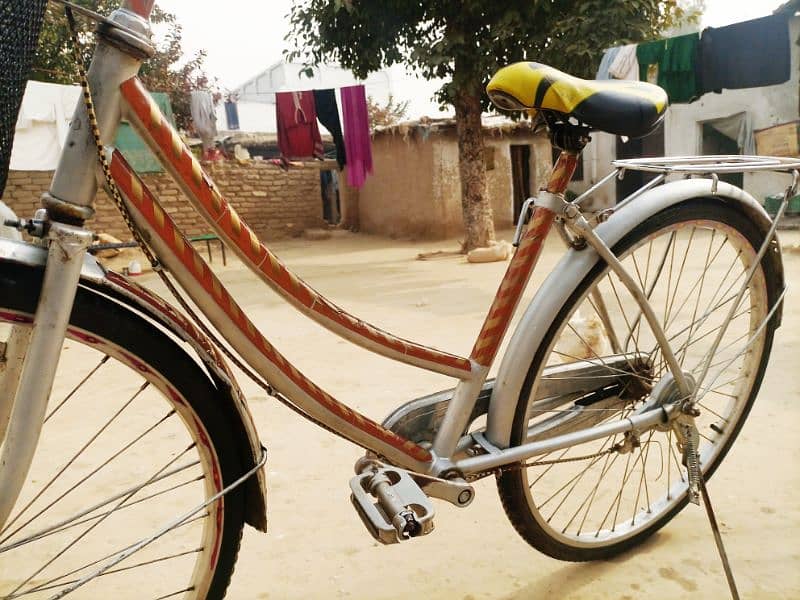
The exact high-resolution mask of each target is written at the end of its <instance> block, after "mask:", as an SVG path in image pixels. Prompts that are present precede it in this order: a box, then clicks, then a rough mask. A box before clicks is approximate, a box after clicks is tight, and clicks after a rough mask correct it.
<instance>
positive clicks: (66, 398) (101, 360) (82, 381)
mask: <svg viewBox="0 0 800 600" xmlns="http://www.w3.org/2000/svg"><path fill="white" fill-rule="evenodd" d="M109 358H111V357H110V356H108V355H105V356H104V357H103V358H101V359H100V362H99V363H98V364H97V365H96V366H95V367H94V368H93V369H92V370H91V371H89V374H88V375H87V376H86V377H84V378H83V379H81V381H80V382H79V383H78V385H76V386H75V387H74V388H72V391H70V393H69V394H67V395H66V397H65V398H64V399H63V400H62V401H61V402H59V403H58V405H57V406H56V407H55V408H54V409H53V410H52V411H50V414H49V415H47V416H46V417H45V418H44V421H43V423H47V422H48V421H49V420H50V419H51V418H52V416H53V415H54V414H56V413H57V412H58V411H59V410H60V409H61V407H62V406H64V405H65V404H66V403H67V401H68V400H69V399H70V398H72V396H74V395H75V393H76V392H77V391H78V390H79V389H80V388H81V387H82V386H83V384H84V383H86V382H87V381H89V379H90V378H91V377H92V376H93V375H94V374H95V373H97V371H98V370H99V369H100V367H102V366H103V365H104V364H106V363H107V362H108V359H109Z"/></svg>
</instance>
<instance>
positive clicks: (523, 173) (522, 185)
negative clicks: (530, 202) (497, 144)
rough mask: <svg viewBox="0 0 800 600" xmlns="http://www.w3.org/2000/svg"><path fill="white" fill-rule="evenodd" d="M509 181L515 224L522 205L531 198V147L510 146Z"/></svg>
mask: <svg viewBox="0 0 800 600" xmlns="http://www.w3.org/2000/svg"><path fill="white" fill-rule="evenodd" d="M511 181H512V185H513V192H514V198H513V202H514V205H513V217H514V218H513V223H514V225H516V224H517V221H518V220H519V215H520V213H521V212H522V205H523V204H525V201H526V200H527V199H528V198H530V197H531V147H530V146H529V145H524V146H523V145H512V146H511Z"/></svg>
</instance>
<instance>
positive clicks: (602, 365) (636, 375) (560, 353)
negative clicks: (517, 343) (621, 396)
mask: <svg viewBox="0 0 800 600" xmlns="http://www.w3.org/2000/svg"><path fill="white" fill-rule="evenodd" d="M553 354H558V355H559V356H563V357H564V358H569V359H570V360H575V361H590V360H591V359H587V358H579V357H577V356H573V355H572V354H567V353H566V352H561V351H559V350H553ZM597 358H598V360H600V363H599V364H598V363H591V364H593V365H595V366H599V367H605V368H606V369H608V370H609V371H611V372H614V373H619V374H621V375H628V376H629V377H636V378H637V379H640V380H641V381H643V382H645V383H648V384H649V383H650V379H649V378H647V377H643V376H642V375H639V374H638V373H631V372H630V371H626V370H624V369H618V368H617V367H612V366H611V365H609V364H607V363H604V362H603V359H601V358H600V357H599V356H598V357H597Z"/></svg>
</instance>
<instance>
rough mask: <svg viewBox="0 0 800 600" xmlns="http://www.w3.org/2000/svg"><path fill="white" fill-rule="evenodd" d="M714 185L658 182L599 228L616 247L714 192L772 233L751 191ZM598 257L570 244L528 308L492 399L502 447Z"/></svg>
mask: <svg viewBox="0 0 800 600" xmlns="http://www.w3.org/2000/svg"><path fill="white" fill-rule="evenodd" d="M712 186H713V182H712V181H711V180H710V179H684V180H681V181H675V182H672V183H667V184H665V185H662V186H659V187H656V188H653V189H651V190H649V191H647V192H645V193H644V194H642V195H641V196H640V197H638V198H636V199H635V200H633V201H632V202H630V203H629V204H627V205H626V206H623V207H622V208H621V209H620V210H618V211H616V212H614V214H613V215H612V216H611V218H610V219H609V220H608V221H606V222H605V223H602V224H600V225H598V227H597V228H596V230H595V231H596V232H597V234H598V235H599V236H600V237H601V238H602V239H603V240H604V241H605V243H606V244H608V246H609V247H613V246H614V245H615V244H616V243H617V242H619V241H620V240H621V239H622V238H623V237H624V236H625V235H626V234H627V233H628V232H630V231H631V230H632V229H634V228H635V227H636V226H637V225H639V224H640V223H641V222H643V221H644V220H645V219H648V218H650V217H651V216H653V215H654V214H656V213H658V212H660V211H662V210H664V209H665V208H668V207H670V206H673V205H675V204H679V203H680V202H683V201H686V200H691V199H693V198H700V197H708V196H712V195H713V196H715V197H717V198H722V199H724V200H726V201H730V202H732V203H734V204H736V205H738V206H739V207H740V208H741V210H742V211H743V212H744V213H745V214H747V215H748V216H749V217H750V218H751V219H752V220H753V221H754V222H755V223H757V224H758V225H759V227H761V228H762V229H763V231H764V233H765V234H766V233H767V231H768V229H769V227H770V225H771V221H770V218H769V216H768V215H767V213H766V211H764V209H763V207H762V206H761V205H760V204H759V203H758V202H756V200H755V199H754V198H753V197H752V196H751V195H750V194H748V193H746V192H744V191H743V190H741V189H739V188H737V187H734V186H732V185H729V184H727V183H723V182H719V183H718V184H717V191H716V194H712ZM598 259H599V256H598V255H597V253H596V252H595V251H594V250H593V249H592V248H590V247H586V248H584V249H582V250H574V249H570V250H568V251H567V252H566V253H565V256H564V257H563V258H562V259H561V261H560V262H559V263H558V265H557V266H556V267H555V269H553V272H552V273H550V275H549V276H548V277H547V279H546V280H545V282H544V283H543V284H542V286H541V288H539V290H538V291H537V293H536V295H535V296H534V298H533V300H532V301H531V303H530V304H529V305H528V308H527V309H526V310H525V314H524V315H523V317H522V319H521V320H520V322H519V325H518V326H517V328H516V330H515V331H514V335H513V336H512V338H511V341H510V343H509V346H508V350H507V351H506V353H505V355H504V356H503V360H502V362H501V364H500V370H499V372H498V374H497V379H496V381H495V385H494V390H493V392H492V398H491V402H490V405H489V414H488V421H487V429H486V437H487V439H488V440H489V441H490V442H491V443H492V444H494V445H495V446H497V447H498V448H507V447H508V446H509V443H510V442H509V440H510V435H511V425H512V422H513V419H514V412H515V408H516V405H517V401H518V399H519V395H520V392H521V390H522V386H523V383H524V381H525V377H526V375H527V373H528V369H529V368H530V365H531V362H532V360H533V357H534V355H535V353H536V351H537V349H538V348H539V345H540V344H541V343H542V340H543V338H544V336H545V335H546V334H547V331H548V329H549V328H550V326H551V325H552V324H553V322H554V321H555V319H556V316H557V315H558V313H559V312H560V311H561V309H562V307H563V306H564V304H565V303H566V301H567V300H568V298H569V297H570V296H571V295H572V292H573V291H574V290H575V288H576V287H577V286H578V285H579V284H580V282H581V281H582V280H583V278H584V277H585V276H586V275H587V274H588V273H589V271H591V269H592V268H593V267H594V266H595V264H597V261H598Z"/></svg>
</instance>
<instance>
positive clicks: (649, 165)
mask: <svg viewBox="0 0 800 600" xmlns="http://www.w3.org/2000/svg"><path fill="white" fill-rule="evenodd" d="M611 164H612V165H613V166H614V170H613V171H611V173H609V174H608V175H606V176H605V177H603V178H602V179H601V180H600V181H598V182H597V183H595V184H594V185H593V186H592V187H590V188H589V189H588V190H586V191H585V192H583V193H582V194H581V195H580V196H578V197H577V198H575V200H573V201H572V203H573V204H580V203H581V202H583V201H584V200H586V199H587V198H589V197H590V196H591V195H592V194H594V193H595V192H596V191H597V190H598V189H600V188H601V187H602V186H604V185H606V184H607V183H608V182H610V181H612V180H614V179H617V178H618V179H622V178H623V177H625V172H626V171H647V172H648V173H657V174H658V175H657V176H656V177H655V178H653V179H652V180H650V181H648V182H647V183H645V184H644V185H643V186H642V187H640V188H639V189H638V190H636V191H635V192H633V193H632V194H631V195H630V196H628V197H627V198H624V199H622V200H621V201H619V203H618V204H617V205H616V206H615V207H614V210H619V209H620V208H622V206H624V205H625V204H627V203H628V202H631V201H632V200H635V199H636V198H638V197H639V196H641V195H642V194H643V193H644V192H646V191H647V190H649V189H651V188H653V187H655V186H657V185H659V184H660V183H661V182H662V181H664V180H665V179H666V178H667V177H668V176H669V175H683V176H684V177H694V176H701V177H702V176H707V177H708V178H709V179H711V180H712V185H711V192H712V193H713V194H716V192H717V183H718V181H719V174H721V173H752V172H757V171H774V172H777V173H785V174H787V175H790V176H791V177H792V182H791V184H790V185H789V187H788V188H787V190H786V193H785V195H784V196H785V197H784V200H785V202H788V200H789V198H790V197H791V196H793V195H794V194H796V193H797V188H798V180H800V158H781V157H777V156H742V155H736V154H729V155H727V154H720V155H713V156H662V157H658V158H632V159H628V160H615V161H612V162H611Z"/></svg>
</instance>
